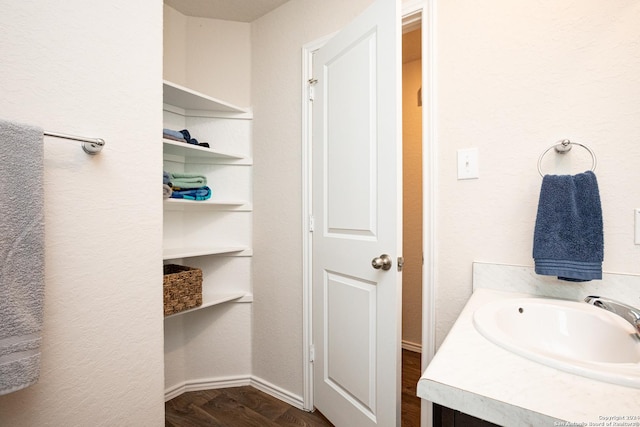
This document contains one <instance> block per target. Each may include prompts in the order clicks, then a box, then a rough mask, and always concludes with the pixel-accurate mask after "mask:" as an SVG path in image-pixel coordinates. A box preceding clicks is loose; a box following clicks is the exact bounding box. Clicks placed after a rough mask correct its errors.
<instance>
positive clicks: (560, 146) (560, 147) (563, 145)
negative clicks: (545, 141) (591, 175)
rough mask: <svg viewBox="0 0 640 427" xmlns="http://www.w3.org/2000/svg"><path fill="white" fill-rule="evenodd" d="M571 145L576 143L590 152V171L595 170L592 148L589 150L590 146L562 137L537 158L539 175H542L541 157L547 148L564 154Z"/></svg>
mask: <svg viewBox="0 0 640 427" xmlns="http://www.w3.org/2000/svg"><path fill="white" fill-rule="evenodd" d="M572 145H578V146H580V147H582V148H584V149H585V150H587V151H588V152H589V154H591V172H593V171H595V170H596V164H597V160H596V154H595V153H594V152H593V150H591V148H589V147H587V146H586V145H584V144H580V143H579V142H571V141H569V140H568V139H562V140H560V141H558V142H557V143H555V144H554V145H552V146H551V147H549V148H547V149H546V150H544V152H543V153H542V154H541V155H540V157H539V158H538V173H539V174H540V176H542V177H544V174H543V173H542V158H543V157H544V156H545V154H547V153H548V152H549V150H551V149H552V148H555V150H556V153H558V154H565V153H568V152H569V151H570V150H571V146H572Z"/></svg>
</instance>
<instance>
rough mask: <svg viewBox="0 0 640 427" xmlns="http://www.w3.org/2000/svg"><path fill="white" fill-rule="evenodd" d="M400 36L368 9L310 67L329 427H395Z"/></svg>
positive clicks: (319, 384)
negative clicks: (376, 262) (383, 264)
mask: <svg viewBox="0 0 640 427" xmlns="http://www.w3.org/2000/svg"><path fill="white" fill-rule="evenodd" d="M400 34H401V33H400V18H399V10H398V4H397V3H396V1H395V0H377V1H376V2H374V4H373V5H372V6H371V7H370V8H369V9H367V10H366V11H365V12H364V13H363V14H362V15H361V16H360V17H358V18H356V20H355V21H353V22H352V23H351V24H350V25H349V26H347V27H346V28H345V29H344V30H343V31H341V32H340V33H338V34H337V35H336V36H335V37H334V38H332V39H331V40H330V41H329V42H328V43H327V44H326V45H325V46H324V47H323V48H322V49H320V50H319V51H318V52H317V53H316V54H315V55H314V60H313V62H314V64H313V70H314V77H315V79H317V83H316V86H315V99H314V101H313V148H312V156H313V163H312V169H313V179H312V181H313V216H314V220H315V231H314V234H313V273H312V274H313V309H312V311H313V341H314V346H315V349H316V351H315V354H316V358H315V361H314V403H315V406H316V407H317V408H318V409H319V410H320V411H321V412H322V413H323V414H324V415H325V416H327V418H329V420H331V421H332V422H333V423H334V424H335V425H336V426H337V427H343V426H344V427H352V426H356V427H357V426H363V427H369V426H384V427H388V426H394V425H399V422H400V411H399V408H400V382H399V381H400V360H401V359H400V327H401V323H400V318H401V317H400V316H401V311H400V304H401V295H402V289H401V274H400V273H399V272H398V270H397V266H396V260H397V257H398V256H400V248H401V247H402V242H401V236H402V234H401V233H399V230H401V220H402V215H401V206H402V204H401V203H400V201H401V195H402V191H401V185H402V183H401V178H400V176H401V170H402V169H401V164H400V162H401V156H400V153H401V149H402V146H401V138H400V135H401V128H400V126H401V121H400V118H401V102H400V96H401V91H400V90H399V89H400V84H401V83H400V78H401V73H400V67H401V60H400ZM383 253H386V254H389V255H390V257H391V259H392V260H393V266H392V268H391V269H389V270H387V271H384V270H382V269H374V268H373V267H372V264H371V261H372V259H373V258H375V257H378V256H380V255H381V254H383Z"/></svg>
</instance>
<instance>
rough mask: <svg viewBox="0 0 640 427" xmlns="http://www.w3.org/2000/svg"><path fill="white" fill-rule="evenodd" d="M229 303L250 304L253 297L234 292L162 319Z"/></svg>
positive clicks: (215, 297) (215, 296) (214, 297)
mask: <svg viewBox="0 0 640 427" xmlns="http://www.w3.org/2000/svg"><path fill="white" fill-rule="evenodd" d="M231 301H236V302H252V301H253V295H251V294H247V293H245V292H235V293H232V294H220V295H214V296H213V297H212V298H208V299H207V301H203V302H202V305H201V306H199V307H195V308H190V309H188V310H184V311H181V312H179V313H174V314H170V315H168V316H165V317H164V318H165V319H168V318H169V317H174V316H180V315H181V314H186V313H191V312H194V311H197V310H202V309H203V308H207V307H213V306H215V305H220V304H224V303H226V302H231Z"/></svg>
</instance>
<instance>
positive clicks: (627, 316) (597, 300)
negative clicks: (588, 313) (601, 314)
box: [584, 296, 640, 334]
mask: <svg viewBox="0 0 640 427" xmlns="http://www.w3.org/2000/svg"><path fill="white" fill-rule="evenodd" d="M584 302H586V303H587V304H591V305H595V306H596V307H600V308H604V309H605V310H607V311H610V312H612V313H615V314H617V315H618V316H620V317H622V318H623V319H624V320H626V321H627V322H629V323H631V324H632V325H633V327H634V328H636V331H637V332H638V333H639V334H640V309H637V308H633V307H631V306H629V305H626V304H623V303H621V302H618V301H614V300H612V299H608V298H603V297H596V296H588V297H586V298H585V299H584Z"/></svg>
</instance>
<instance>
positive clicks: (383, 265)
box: [371, 254, 391, 271]
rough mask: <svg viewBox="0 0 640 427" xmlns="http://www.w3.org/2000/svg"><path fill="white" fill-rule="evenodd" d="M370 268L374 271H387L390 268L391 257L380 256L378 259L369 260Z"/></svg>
mask: <svg viewBox="0 0 640 427" xmlns="http://www.w3.org/2000/svg"><path fill="white" fill-rule="evenodd" d="M371 266H372V267H373V268H375V269H376V270H380V269H383V270H385V271H386V270H389V269H390V268H391V257H390V256H389V255H387V254H382V255H380V256H379V257H375V258H374V259H372V260H371Z"/></svg>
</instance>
